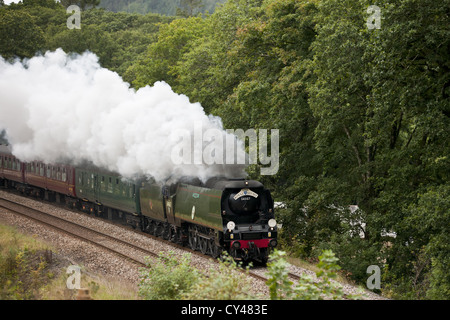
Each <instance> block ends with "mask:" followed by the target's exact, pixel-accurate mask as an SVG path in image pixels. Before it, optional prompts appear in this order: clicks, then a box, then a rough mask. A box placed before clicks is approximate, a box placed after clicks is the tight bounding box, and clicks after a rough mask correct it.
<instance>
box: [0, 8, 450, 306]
mask: <svg viewBox="0 0 450 320" xmlns="http://www.w3.org/2000/svg"><path fill="white" fill-rule="evenodd" d="M138 2H139V1H130V2H129V3H130V7H131V5H132V4H134V3H136V4H137V3H138ZM112 3H113V2H110V3H108V2H107V1H105V0H103V1H102V3H101V5H105V4H107V5H108V6H112V5H113V4H112ZM126 3H127V5H128V2H126ZM139 3H141V4H142V5H143V4H146V5H147V7H146V9H145V10H146V11H152V12H159V11H158V10H159V9H158V10H156V9H155V8H156V7H155V6H156V5H157V4H158V5H162V4H163V3H164V4H165V6H166V9H167V8H168V7H167V6H168V5H169V4H170V3H171V2H170V1H164V2H162V1H140V2H139ZM189 3H191V4H192V8H193V7H194V5H196V3H197V2H196V1H191V2H189ZM202 3H203V4H205V3H206V2H205V1H203V2H202ZM114 4H115V6H116V7H114V8H113V7H111V9H113V10H116V11H120V10H124V9H123V6H122V7H121V6H120V4H122V5H125V1H114ZM372 5H375V6H377V8H379V10H380V20H379V22H380V25H379V26H378V27H376V28H370V27H368V24H370V23H372V22H373V16H371V15H373V11H370V10H369V11H368V8H369V6H372ZM176 7H178V8H181V7H180V6H176ZM176 7H175V6H174V7H173V8H172V9H171V10H175V11H170V12H171V13H170V14H175V13H176ZM449 8H450V0H442V1H435V0H401V1H400V0H399V1H396V2H395V3H393V2H390V1H387V0H376V1H372V0H370V1H369V0H228V1H227V2H225V3H224V4H223V5H220V6H218V7H217V8H216V10H215V11H214V13H212V14H210V15H195V14H196V12H197V11H189V12H188V11H186V12H185V13H186V14H184V16H186V17H185V18H181V17H178V18H176V19H175V18H174V17H163V16H160V15H156V14H147V15H137V14H131V13H124V12H122V13H113V12H107V11H104V10H99V9H91V10H87V11H84V12H83V14H82V29H81V30H69V29H67V27H66V26H65V21H66V19H67V17H68V15H67V14H66V12H65V10H64V8H62V7H61V6H59V5H55V3H54V2H53V1H51V0H34V1H33V0H28V1H24V4H21V5H11V6H3V7H2V8H1V9H0V16H1V20H0V41H1V46H0V50H1V52H0V53H1V54H2V55H3V56H4V57H6V58H11V57H13V56H18V57H29V56H32V55H33V54H34V53H35V52H37V51H43V50H46V49H55V48H57V47H62V48H63V49H65V50H67V51H74V52H82V51H84V50H87V49H89V50H91V51H93V52H95V53H96V54H97V55H98V56H99V57H100V61H101V63H102V64H103V65H104V66H105V67H108V68H110V69H112V70H115V71H117V72H119V74H121V75H122V76H123V77H124V78H125V79H126V81H128V82H130V83H131V84H132V85H133V86H134V87H136V88H138V87H143V86H146V85H152V84H153V83H154V82H155V81H158V80H164V81H166V82H168V83H169V84H170V85H171V86H172V88H173V89H174V90H175V91H177V92H179V93H183V94H186V95H187V96H189V97H190V99H191V100H192V101H193V102H197V101H199V102H201V104H202V105H203V107H204V108H205V110H206V111H207V112H208V113H213V114H215V115H219V116H221V117H222V120H223V122H224V125H225V127H227V128H233V129H237V128H241V129H244V130H246V129H248V128H256V129H262V128H265V129H279V130H280V135H281V137H280V139H281V140H280V170H279V172H278V173H277V175H275V176H259V175H258V172H259V171H257V170H254V168H250V170H249V173H250V175H251V176H252V177H253V178H257V179H260V180H262V181H263V182H264V183H265V184H267V185H268V186H270V187H271V189H272V190H273V193H274V195H275V198H276V200H277V201H283V202H285V203H286V205H287V208H286V209H283V210H280V211H279V212H278V219H279V220H280V222H282V223H283V228H282V234H281V241H282V243H283V244H284V245H285V248H286V249H289V250H290V251H291V253H293V254H297V255H299V256H302V257H305V258H314V257H317V255H318V254H319V253H320V252H322V250H324V249H332V250H333V251H334V252H335V253H336V255H337V257H338V258H339V259H340V264H341V266H342V268H343V270H345V271H346V272H347V273H348V275H349V276H350V277H352V278H353V279H354V280H356V281H358V282H360V283H362V284H365V281H366V279H367V277H368V275H367V273H366V270H367V267H368V266H370V265H378V266H380V267H381V268H382V272H383V277H382V291H383V292H384V293H386V294H390V295H391V296H393V297H402V298H412V299H417V298H419V299H428V298H429V299H448V298H450V278H449V275H448V265H449V262H450V241H449V240H450V239H449V230H448V229H449V225H450V223H449V222H450V209H449V208H450V202H449V199H450V182H449V181H450V179H449V178H450V176H449V174H450V170H449V168H450V159H449V155H450V145H449V141H450V138H449V129H448V128H449V126H450V121H449V117H450V99H449V97H450V47H449V46H450V45H449V39H450V27H449V24H448V21H449V14H450V12H449ZM131 11H133V12H140V11H139V10H131ZM210 12H212V11H210ZM179 13H180V12H179ZM192 15H193V16H192ZM21 35H22V36H21ZM14 39H20V41H15V40H14Z"/></svg>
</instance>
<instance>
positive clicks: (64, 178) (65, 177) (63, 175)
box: [62, 168, 67, 182]
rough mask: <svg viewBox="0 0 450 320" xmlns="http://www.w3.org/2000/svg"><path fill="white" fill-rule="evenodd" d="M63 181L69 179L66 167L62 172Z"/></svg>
mask: <svg viewBox="0 0 450 320" xmlns="http://www.w3.org/2000/svg"><path fill="white" fill-rule="evenodd" d="M62 181H64V182H66V181H67V173H66V168H63V172H62Z"/></svg>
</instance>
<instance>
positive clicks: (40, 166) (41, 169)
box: [39, 163, 45, 177]
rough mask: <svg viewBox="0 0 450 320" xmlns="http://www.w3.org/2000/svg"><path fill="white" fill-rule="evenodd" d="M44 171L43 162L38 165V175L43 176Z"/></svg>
mask: <svg viewBox="0 0 450 320" xmlns="http://www.w3.org/2000/svg"><path fill="white" fill-rule="evenodd" d="M44 171H45V168H44V164H43V163H41V164H40V165H39V175H40V176H41V177H43V176H44V173H45V172H44Z"/></svg>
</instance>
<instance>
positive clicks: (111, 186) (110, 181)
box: [108, 177, 113, 193]
mask: <svg viewBox="0 0 450 320" xmlns="http://www.w3.org/2000/svg"><path fill="white" fill-rule="evenodd" d="M108 182H109V183H108V192H109V193H112V192H113V185H112V179H111V177H109V179H108Z"/></svg>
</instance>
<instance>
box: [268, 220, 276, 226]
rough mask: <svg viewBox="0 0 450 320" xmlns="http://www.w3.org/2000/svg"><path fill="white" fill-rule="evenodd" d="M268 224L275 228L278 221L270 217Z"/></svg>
mask: <svg viewBox="0 0 450 320" xmlns="http://www.w3.org/2000/svg"><path fill="white" fill-rule="evenodd" d="M268 224H269V227H271V228H275V227H276V225H277V222H276V221H275V219H270V220H269V222H268Z"/></svg>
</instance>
